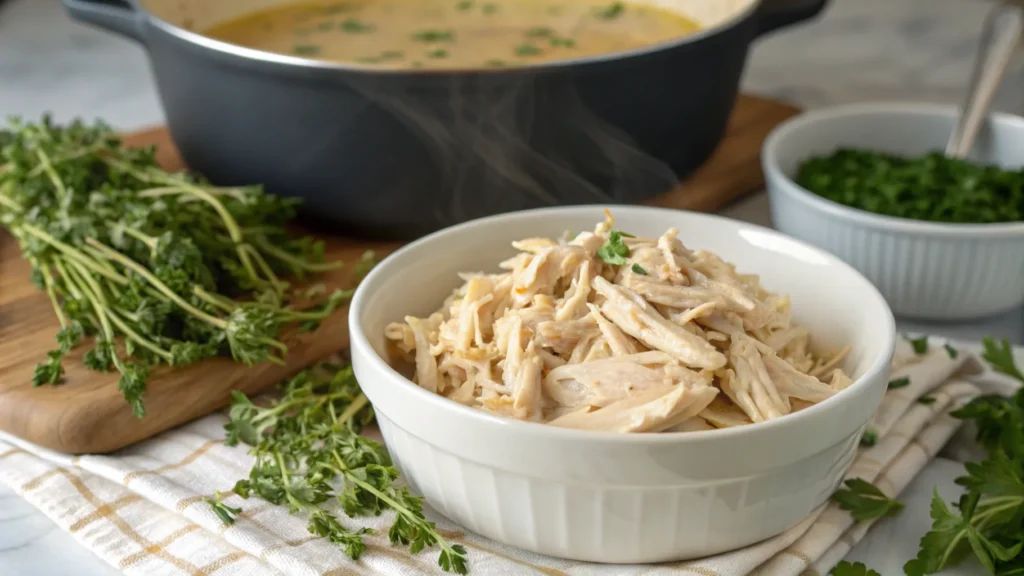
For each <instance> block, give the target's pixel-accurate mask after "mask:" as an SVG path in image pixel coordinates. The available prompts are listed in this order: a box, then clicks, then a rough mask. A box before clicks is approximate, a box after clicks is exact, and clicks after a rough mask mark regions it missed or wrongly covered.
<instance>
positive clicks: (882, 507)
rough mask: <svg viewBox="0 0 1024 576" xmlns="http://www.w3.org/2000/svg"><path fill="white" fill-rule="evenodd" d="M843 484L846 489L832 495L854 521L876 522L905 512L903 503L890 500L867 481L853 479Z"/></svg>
mask: <svg viewBox="0 0 1024 576" xmlns="http://www.w3.org/2000/svg"><path fill="white" fill-rule="evenodd" d="M843 484H844V485H845V488H842V489H840V490H837V491H836V492H835V494H832V499H833V500H835V501H836V503H837V504H839V507H840V508H842V509H843V510H846V511H848V512H849V513H850V516H852V517H853V519H854V520H858V521H861V522H863V521H866V520H875V519H876V518H881V517H882V516H889V515H893V514H898V513H899V512H900V511H901V510H903V503H901V502H898V501H896V500H894V499H892V498H889V497H888V496H886V495H885V494H883V493H882V491H881V490H879V489H878V488H877V487H876V486H875V485H874V484H872V483H870V482H868V481H867V480H863V479H860V478H851V479H849V480H847V481H846V482H844V483H843Z"/></svg>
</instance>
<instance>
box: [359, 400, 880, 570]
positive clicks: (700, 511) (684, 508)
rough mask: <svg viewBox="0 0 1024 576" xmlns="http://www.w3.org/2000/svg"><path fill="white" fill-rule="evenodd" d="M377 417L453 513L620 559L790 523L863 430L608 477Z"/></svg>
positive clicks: (493, 534) (725, 545) (521, 536)
mask: <svg viewBox="0 0 1024 576" xmlns="http://www.w3.org/2000/svg"><path fill="white" fill-rule="evenodd" d="M377 422H378V425H379V426H380V430H381V434H382V435H383V436H384V441H385V443H386V444H387V447H388V450H389V452H390V453H391V457H392V459H393V460H394V462H395V464H396V466H398V468H399V470H400V471H401V472H402V475H403V476H404V477H405V479H406V480H407V481H408V482H409V484H410V485H411V487H412V488H413V490H415V491H416V492H418V493H420V494H423V496H424V497H425V498H426V501H427V503H429V504H430V506H431V507H433V508H434V509H435V510H437V511H438V512H440V513H441V514H443V515H444V516H445V517H447V518H449V519H450V520H453V521H454V522H456V523H458V524H459V525H461V526H464V527H466V528H467V529H469V530H472V531H473V532H475V533H477V534H480V535H482V536H485V537H487V538H490V539H493V540H495V541H498V542H501V543H503V544H508V545H511V546H514V547H516V548H521V549H523V550H529V551H531V552H536V553H538V554H545V555H549V556H556V557H559V558H567V559H571V560H579V561H584V562H605V563H619V564H632V563H649V562H667V561H672V560H686V559H691V558H698V557H702V556H708V555H711V554H717V553H720V552H724V551H727V550H731V549H735V548H737V547H741V546H746V545H749V544H753V543H755V542H759V541H761V540H764V539H766V538H770V537H772V536H774V535H776V534H778V533H780V532H782V531H784V530H785V529H786V528H789V527H790V526H793V525H795V524H797V523H799V522H800V521H801V520H803V519H804V518H806V517H807V515H808V514H810V513H811V512H812V511H813V510H814V509H815V508H817V507H818V506H819V505H821V504H822V503H823V502H824V501H825V500H826V499H827V498H828V497H829V495H830V494H832V492H834V491H835V490H836V488H837V487H838V486H839V484H840V483H841V481H842V478H843V474H844V473H845V472H846V469H847V468H848V467H849V465H850V463H851V461H852V459H853V456H854V453H855V452H856V448H857V445H858V441H859V439H860V431H858V432H857V433H855V434H853V435H851V436H850V437H848V438H846V439H845V440H843V441H842V442H840V443H839V444H837V445H835V446H832V447H829V448H828V449H826V450H824V451H822V452H820V453H818V454H815V455H813V456H812V457H810V458H807V459H805V460H802V461H799V462H796V463H792V464H788V465H786V466H782V467H779V468H775V469H772V470H768V471H766V472H764V473H761V474H758V475H755V476H749V477H742V478H721V479H715V480H714V481H708V482H693V481H692V480H688V479H685V478H680V479H679V482H678V483H677V484H675V485H666V486H639V485H637V486H607V485H601V484H588V483H579V482H567V481H563V480H559V479H557V478H543V477H532V476H527V475H524V474H521V473H517V472H515V471H512V470H506V469H502V468H498V467H495V466H491V465H487V464H482V463H480V462H475V461H473V460H471V459H468V458H463V457H460V456H458V455H457V454H454V453H452V452H450V451H448V450H445V449H443V448H441V447H439V446H435V445H432V444H430V443H428V442H426V441H424V440H422V439H420V438H418V437H417V436H415V435H413V434H410V433H408V432H406V431H405V430H403V429H402V428H400V427H399V426H396V425H395V423H394V422H392V421H391V420H390V419H389V418H388V417H387V415H386V414H384V413H381V412H380V411H378V412H377ZM494 449H495V450H496V451H501V450H502V447H501V446H495V448H494ZM514 465H515V464H514V462H510V467H513V466H514ZM597 480H599V479H597Z"/></svg>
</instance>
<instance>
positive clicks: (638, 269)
mask: <svg viewBox="0 0 1024 576" xmlns="http://www.w3.org/2000/svg"><path fill="white" fill-rule="evenodd" d="M630 270H632V271H633V273H634V274H639V275H641V276H647V270H644V268H643V266H641V265H639V264H633V266H632V267H630Z"/></svg>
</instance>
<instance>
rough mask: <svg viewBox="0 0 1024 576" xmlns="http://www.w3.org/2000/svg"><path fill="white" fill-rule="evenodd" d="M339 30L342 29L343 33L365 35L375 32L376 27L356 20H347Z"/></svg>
mask: <svg viewBox="0 0 1024 576" xmlns="http://www.w3.org/2000/svg"><path fill="white" fill-rule="evenodd" d="M339 28H341V30H342V31H343V32H348V33H349V34H365V33H368V32H373V30H374V26H373V25H372V24H367V23H365V22H363V21H361V20H358V19H356V18H346V19H345V20H343V21H342V22H341V25H340V26H339Z"/></svg>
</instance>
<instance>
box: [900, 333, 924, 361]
mask: <svg viewBox="0 0 1024 576" xmlns="http://www.w3.org/2000/svg"><path fill="white" fill-rule="evenodd" d="M903 339H904V340H906V341H907V342H909V343H910V346H911V347H912V348H913V349H914V354H917V355H918V356H921V355H924V354H927V353H928V336H921V337H920V338H911V337H910V336H907V335H906V334H904V335H903Z"/></svg>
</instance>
